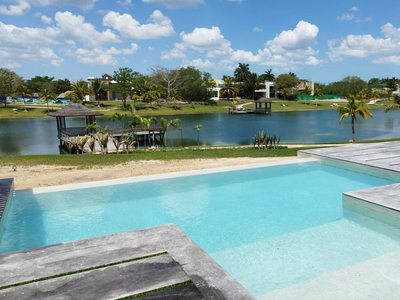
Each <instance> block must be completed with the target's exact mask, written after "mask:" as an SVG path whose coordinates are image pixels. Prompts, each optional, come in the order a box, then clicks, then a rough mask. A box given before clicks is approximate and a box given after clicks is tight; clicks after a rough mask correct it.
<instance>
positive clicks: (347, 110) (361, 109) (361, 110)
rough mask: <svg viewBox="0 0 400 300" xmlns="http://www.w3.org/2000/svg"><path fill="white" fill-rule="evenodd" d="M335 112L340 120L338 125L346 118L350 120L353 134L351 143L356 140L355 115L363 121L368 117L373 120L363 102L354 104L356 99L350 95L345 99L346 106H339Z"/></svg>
mask: <svg viewBox="0 0 400 300" xmlns="http://www.w3.org/2000/svg"><path fill="white" fill-rule="evenodd" d="M337 112H338V113H339V115H340V116H341V117H340V120H339V124H341V123H342V121H343V119H344V118H346V117H349V118H351V130H352V132H353V141H355V140H356V135H355V129H354V123H355V121H357V115H359V116H361V117H362V118H363V119H366V118H368V117H371V118H374V116H373V115H372V114H371V112H370V110H369V107H368V106H367V105H366V104H365V102H364V100H361V101H359V102H356V98H355V97H354V95H350V96H349V98H348V99H347V104H346V106H339V107H338V108H337Z"/></svg>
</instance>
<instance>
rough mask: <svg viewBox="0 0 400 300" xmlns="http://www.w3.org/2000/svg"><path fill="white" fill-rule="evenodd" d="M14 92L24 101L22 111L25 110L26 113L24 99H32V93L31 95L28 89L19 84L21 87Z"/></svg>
mask: <svg viewBox="0 0 400 300" xmlns="http://www.w3.org/2000/svg"><path fill="white" fill-rule="evenodd" d="M16 92H17V94H18V95H19V96H20V97H21V98H22V99H24V109H25V112H26V111H27V110H26V102H25V98H32V93H31V91H30V90H29V89H28V87H27V86H26V85H24V84H21V85H20V86H19V87H18V88H17V90H16Z"/></svg>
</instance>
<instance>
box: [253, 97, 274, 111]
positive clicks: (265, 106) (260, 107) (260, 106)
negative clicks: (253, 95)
mask: <svg viewBox="0 0 400 300" xmlns="http://www.w3.org/2000/svg"><path fill="white" fill-rule="evenodd" d="M254 103H255V105H256V109H255V111H254V113H256V114H270V113H271V111H272V101H271V100H269V99H267V98H260V99H258V100H256V101H254Z"/></svg>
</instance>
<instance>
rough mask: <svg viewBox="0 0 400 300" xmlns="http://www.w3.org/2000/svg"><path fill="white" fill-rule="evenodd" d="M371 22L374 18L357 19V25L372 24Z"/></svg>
mask: <svg viewBox="0 0 400 300" xmlns="http://www.w3.org/2000/svg"><path fill="white" fill-rule="evenodd" d="M371 21H372V16H369V17H365V18H364V19H360V18H357V19H356V23H363V22H371Z"/></svg>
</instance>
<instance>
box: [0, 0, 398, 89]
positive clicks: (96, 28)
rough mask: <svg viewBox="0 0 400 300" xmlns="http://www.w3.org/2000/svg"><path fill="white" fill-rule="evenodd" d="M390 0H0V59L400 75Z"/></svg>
mask: <svg viewBox="0 0 400 300" xmlns="http://www.w3.org/2000/svg"><path fill="white" fill-rule="evenodd" d="M399 11H400V1H393V0H390V1H388V0H381V1H370V0H363V1H361V0H356V1H344V0H338V1H321V0H318V1H317V0H307V1H304V0H296V1H293V0H281V1H269V0H117V1H112V0H1V1H0V67H3V68H9V69H12V70H13V71H15V72H16V73H17V74H19V75H21V76H22V77H24V78H25V79H29V78H31V77H33V76H36V75H40V76H45V75H47V76H54V77H56V79H58V78H69V79H70V80H77V79H80V78H83V79H86V78H87V77H89V76H94V77H100V76H101V75H102V74H103V73H109V74H113V72H114V70H117V69H118V68H119V67H130V68H132V69H133V70H135V71H138V72H141V73H143V74H149V73H150V72H151V68H154V67H155V66H157V65H161V66H165V67H168V68H179V67H182V66H194V67H196V68H198V69H200V70H201V71H207V72H210V73H211V74H212V75H213V78H217V79H220V78H221V77H222V76H223V75H225V74H226V75H232V74H233V71H234V69H235V67H236V66H237V63H238V62H244V63H248V64H249V65H250V70H251V71H252V72H257V73H258V74H262V73H263V72H264V71H266V70H268V69H272V70H273V73H274V74H275V75H278V74H281V73H287V72H294V73H296V74H297V75H298V76H299V77H300V78H302V79H310V80H313V81H316V82H321V83H324V82H325V83H329V82H332V81H337V80H341V79H342V78H343V77H345V76H349V75H356V76H360V77H361V78H363V79H364V80H369V79H370V78H372V77H380V78H381V77H400V74H399V73H400V72H399V70H400V19H399V15H398V12H399Z"/></svg>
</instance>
